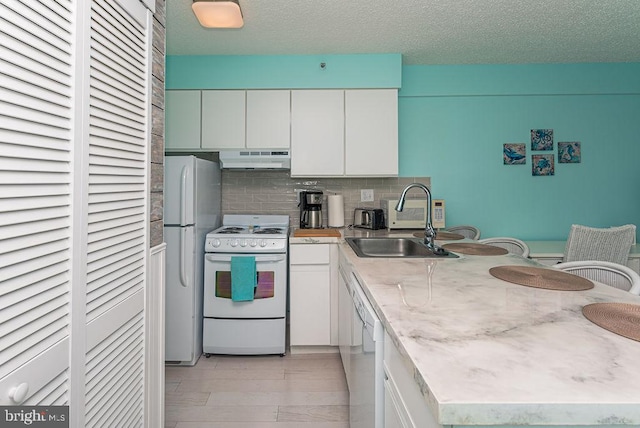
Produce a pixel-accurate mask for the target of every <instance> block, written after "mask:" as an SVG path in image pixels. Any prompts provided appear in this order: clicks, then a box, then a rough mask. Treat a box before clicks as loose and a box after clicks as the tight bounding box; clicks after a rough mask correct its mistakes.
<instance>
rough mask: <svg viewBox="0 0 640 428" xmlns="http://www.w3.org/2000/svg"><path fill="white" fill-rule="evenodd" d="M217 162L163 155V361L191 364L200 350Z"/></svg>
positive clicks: (216, 209)
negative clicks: (207, 236) (206, 247)
mask: <svg viewBox="0 0 640 428" xmlns="http://www.w3.org/2000/svg"><path fill="white" fill-rule="evenodd" d="M220 194H221V189H220V167H219V165H218V163H216V162H212V161H208V160H204V159H199V158H196V157H195V156H167V157H165V171H164V240H165V242H166V243H167V258H166V272H165V274H166V278H165V284H166V290H165V302H166V303H165V361H166V362H167V363H169V364H177V365H189V366H192V365H194V364H195V363H196V361H198V358H199V357H200V355H202V303H203V302H202V294H203V278H204V241H205V238H206V234H207V233H208V232H210V231H212V230H213V229H216V228H218V227H219V226H220V224H221V216H220V203H221V202H220V198H221V196H220Z"/></svg>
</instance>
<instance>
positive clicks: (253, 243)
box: [249, 239, 258, 247]
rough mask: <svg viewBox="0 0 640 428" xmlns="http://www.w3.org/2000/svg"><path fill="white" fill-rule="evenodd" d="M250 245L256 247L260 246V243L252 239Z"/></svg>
mask: <svg viewBox="0 0 640 428" xmlns="http://www.w3.org/2000/svg"><path fill="white" fill-rule="evenodd" d="M249 245H250V246H252V247H255V246H256V245H258V242H257V241H256V240H255V239H252V240H251V241H249Z"/></svg>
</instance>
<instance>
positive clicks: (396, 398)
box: [384, 332, 442, 428]
mask: <svg viewBox="0 0 640 428" xmlns="http://www.w3.org/2000/svg"><path fill="white" fill-rule="evenodd" d="M384 375H385V382H384V393H385V397H384V401H385V403H384V404H385V407H384V414H385V418H384V419H385V428H391V427H394V428H395V427H402V428H438V427H442V425H439V424H438V422H437V421H436V419H435V418H434V416H433V414H432V413H431V411H430V410H429V407H428V405H427V403H426V402H425V400H424V396H423V395H422V393H421V392H420V390H419V389H418V385H417V383H416V381H415V380H414V378H413V374H412V373H410V371H409V369H408V368H407V367H406V366H405V363H404V360H403V358H402V355H401V354H400V351H398V348H396V345H395V343H394V342H393V339H391V336H389V334H388V333H387V332H385V334H384Z"/></svg>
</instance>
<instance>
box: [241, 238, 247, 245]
mask: <svg viewBox="0 0 640 428" xmlns="http://www.w3.org/2000/svg"><path fill="white" fill-rule="evenodd" d="M240 246H241V247H246V246H247V240H246V239H242V240H241V241H240Z"/></svg>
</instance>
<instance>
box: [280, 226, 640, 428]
mask: <svg viewBox="0 0 640 428" xmlns="http://www.w3.org/2000/svg"><path fill="white" fill-rule="evenodd" d="M346 235H347V236H354V235H355V236H384V235H385V231H373V232H363V231H355V230H350V231H346ZM290 243H291V244H292V245H296V244H312V243H334V244H336V245H337V246H338V247H339V253H340V259H341V264H346V265H347V266H348V269H349V270H351V271H352V272H353V273H354V274H355V276H356V278H357V279H358V281H359V282H360V284H361V286H362V288H363V290H364V292H365V294H366V295H367V297H368V298H369V300H370V302H371V304H372V306H373V307H374V309H375V311H376V313H377V315H378V316H379V318H380V319H381V321H382V323H383V324H384V327H385V330H386V332H387V334H388V339H389V340H390V341H391V343H392V344H393V345H395V346H393V348H396V349H397V351H398V352H397V353H398V355H399V360H400V361H401V364H402V366H403V367H404V369H405V370H406V372H407V373H408V377H407V379H409V381H410V383H412V384H413V385H412V386H413V387H414V388H415V390H416V391H419V392H417V395H419V398H420V400H419V402H418V404H419V405H420V406H423V408H424V410H425V412H427V413H429V414H430V415H431V416H430V417H431V418H432V419H433V424H434V425H436V424H437V425H445V426H446V425H451V426H454V425H455V426H464V425H500V426H521V425H533V426H535V425H539V426H559V425H572V426H594V425H597V426H619V425H624V426H636V427H638V426H640V388H638V385H640V371H639V370H638V369H637V367H638V356H640V342H637V341H634V340H631V339H627V338H625V337H622V336H618V335H616V334H614V333H611V332H609V331H607V330H604V329H603V328H601V327H599V326H597V325H595V324H593V323H591V322H590V321H588V320H587V319H586V318H585V317H584V316H583V315H582V312H581V309H582V307H583V306H584V305H586V304H589V303H595V302H624V303H633V304H640V297H638V296H634V295H631V294H629V293H627V292H624V291H621V290H617V289H614V288H612V287H608V286H605V285H602V284H599V283H595V287H594V288H593V289H591V290H587V291H554V290H545V289H537V288H531V287H526V286H521V285H517V284H512V283H509V282H505V281H502V280H500V279H497V278H494V277H493V276H491V274H490V273H489V269H490V268H491V267H494V266H501V265H525V266H527V265H530V266H542V265H540V264H538V263H537V262H536V261H533V260H527V259H523V258H521V257H519V256H513V255H505V256H468V255H460V258H458V259H438V260H433V259H416V258H413V259H412V258H395V259H394V258H360V257H358V256H357V255H356V254H355V253H354V252H353V250H352V249H351V248H350V247H349V245H348V244H347V243H345V242H344V240H343V239H340V238H328V237H327V238H291V240H290ZM441 244H442V243H441ZM429 278H430V279H429ZM385 347H386V348H390V346H387V343H385ZM386 354H387V352H386V349H385V355H386ZM385 364H386V362H385ZM401 392H402V391H401ZM430 426H431V425H430Z"/></svg>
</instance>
